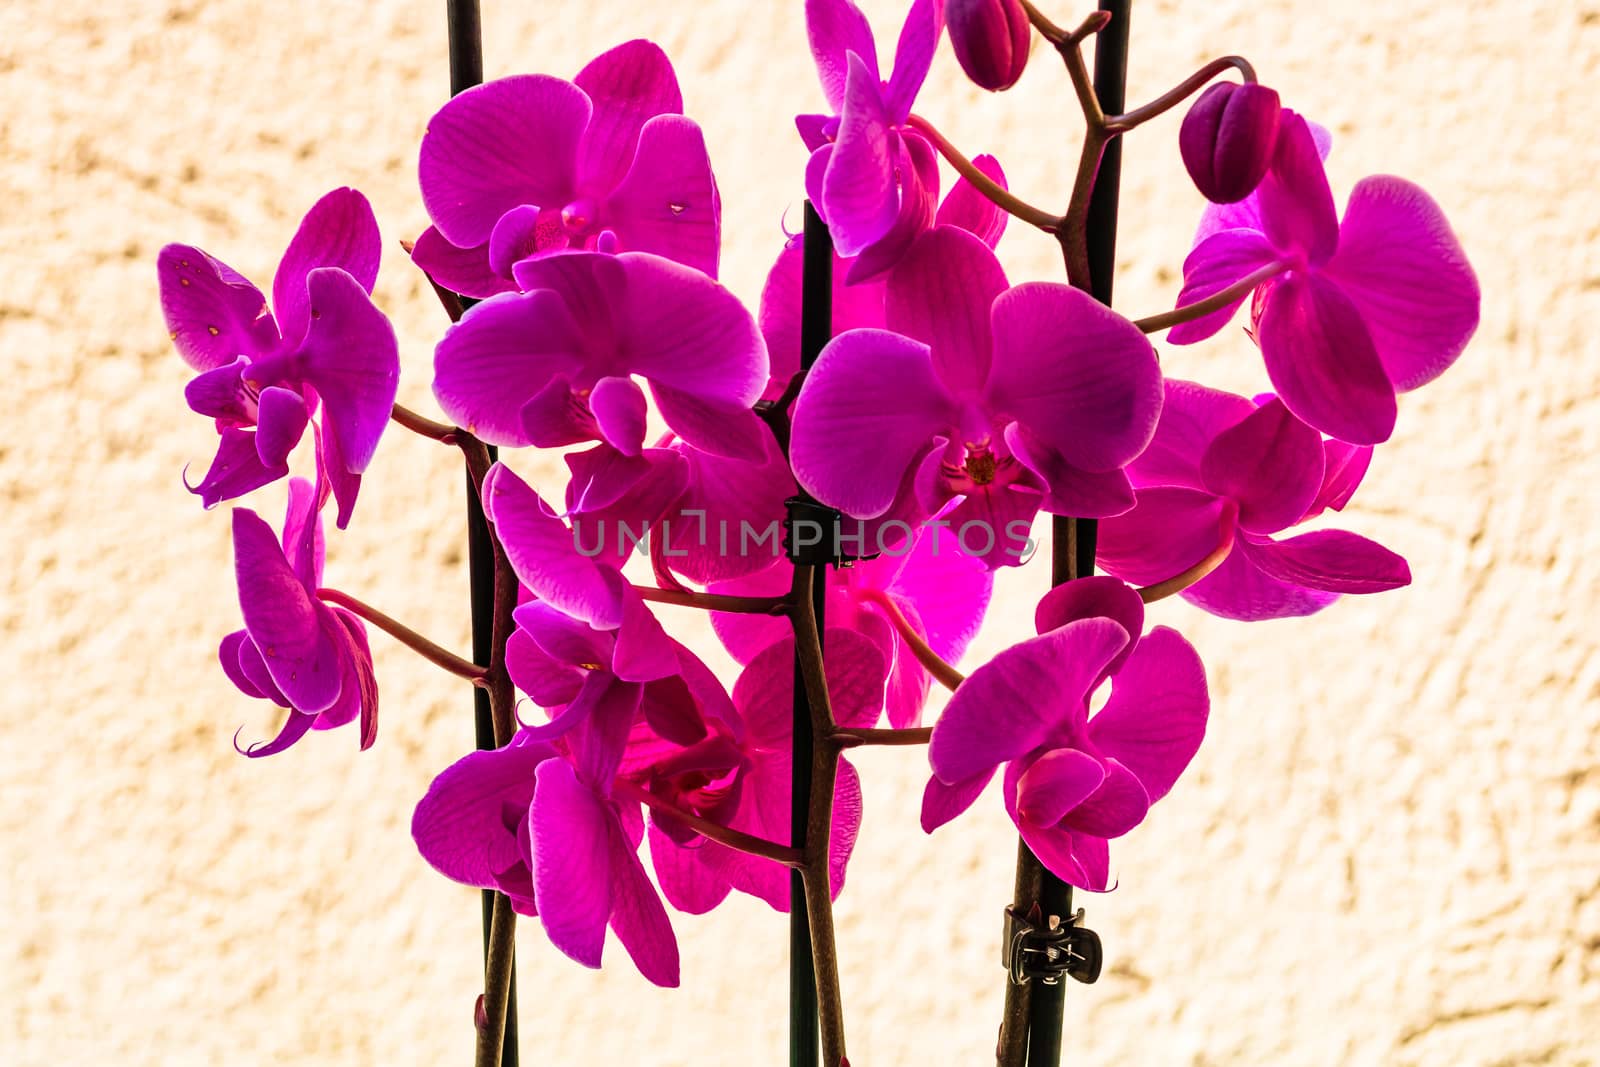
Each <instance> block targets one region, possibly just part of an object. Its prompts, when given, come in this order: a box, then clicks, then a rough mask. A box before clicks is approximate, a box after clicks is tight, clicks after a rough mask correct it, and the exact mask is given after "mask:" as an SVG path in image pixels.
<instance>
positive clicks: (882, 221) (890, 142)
mask: <svg viewBox="0 0 1600 1067" xmlns="http://www.w3.org/2000/svg"><path fill="white" fill-rule="evenodd" d="M849 62H850V76H849V79H848V81H847V82H846V85H845V99H844V106H843V109H842V110H841V112H840V121H839V139H838V140H837V141H835V142H834V143H833V155H832V156H831V157H830V158H829V160H828V169H827V172H826V173H825V174H824V175H823V178H822V200H821V203H820V210H821V211H822V214H823V217H824V218H825V220H826V221H827V223H828V232H829V233H830V234H831V235H832V237H833V246H834V248H836V249H837V250H838V252H839V254H840V255H841V256H853V255H856V254H857V253H859V252H860V251H861V250H862V249H864V248H866V247H867V246H868V245H870V244H872V242H874V241H876V240H877V239H878V238H880V237H882V236H883V235H884V234H886V233H888V232H889V228H890V227H891V226H893V225H894V221H895V218H896V216H898V215H899V213H900V195H899V190H898V189H897V188H896V184H895V174H894V169H895V162H896V159H897V157H898V155H899V151H898V149H899V146H898V144H897V142H898V140H899V137H898V135H896V134H895V133H894V132H893V131H892V130H891V129H890V126H891V125H893V123H892V121H891V119H890V117H889V113H888V111H887V109H886V108H885V105H884V102H883V96H882V89H881V87H880V86H879V84H878V79H877V77H876V76H875V75H873V74H872V73H870V72H869V71H868V70H867V68H866V66H865V64H863V63H862V61H861V59H860V57H858V56H856V55H855V54H854V53H851V57H850V60H849Z"/></svg>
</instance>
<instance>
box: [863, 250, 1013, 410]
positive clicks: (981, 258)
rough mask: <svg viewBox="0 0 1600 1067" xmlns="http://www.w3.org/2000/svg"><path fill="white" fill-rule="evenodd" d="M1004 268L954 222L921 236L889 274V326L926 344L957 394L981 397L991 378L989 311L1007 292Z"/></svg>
mask: <svg viewBox="0 0 1600 1067" xmlns="http://www.w3.org/2000/svg"><path fill="white" fill-rule="evenodd" d="M1006 284H1007V283H1006V275H1005V271H1003V270H1001V269H1000V261H999V260H997V259H995V257H994V253H993V252H991V251H990V250H989V246H988V245H985V244H984V243H983V242H982V241H981V240H979V239H978V238H977V237H974V236H973V235H972V234H970V233H967V232H966V231H965V230H959V229H956V228H955V227H953V226H941V227H937V228H935V229H932V230H929V231H928V232H927V233H925V234H923V235H922V236H921V237H919V238H917V241H916V243H915V244H914V245H912V246H911V249H910V250H909V251H908V252H907V253H906V254H905V257H904V258H903V259H902V260H901V261H900V264H899V266H897V267H896V268H895V270H894V273H893V274H891V275H890V276H889V283H888V285H887V287H886V288H885V296H884V316H885V321H886V322H887V324H888V327H889V329H891V330H893V331H894V332H895V333H900V334H905V335H906V336H907V337H911V338H915V339H916V340H918V341H922V342H923V343H925V344H927V345H928V346H929V347H930V348H931V349H932V352H933V365H934V367H935V369H936V370H937V372H938V374H939V377H940V379H941V380H942V381H943V382H944V384H945V386H946V388H948V389H949V390H950V392H951V394H952V395H953V396H956V397H959V398H963V399H965V398H973V399H976V398H977V396H978V395H979V393H980V391H981V390H982V388H983V383H984V382H985V381H986V380H987V379H988V377H989V358H990V350H991V347H992V345H993V338H992V336H991V333H990V320H989V309H990V307H991V306H992V305H993V304H994V300H995V297H997V296H999V295H1000V294H1001V293H1003V292H1005V290H1006Z"/></svg>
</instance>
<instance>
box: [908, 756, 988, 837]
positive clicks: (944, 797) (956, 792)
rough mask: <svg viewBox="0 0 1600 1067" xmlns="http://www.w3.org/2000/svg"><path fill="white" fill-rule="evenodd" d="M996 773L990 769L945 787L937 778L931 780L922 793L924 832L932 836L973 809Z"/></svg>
mask: <svg viewBox="0 0 1600 1067" xmlns="http://www.w3.org/2000/svg"><path fill="white" fill-rule="evenodd" d="M994 771H995V769H994V768H993V767H990V768H989V769H988V770H986V771H981V772H979V773H978V774H975V775H973V776H972V777H971V778H964V779H962V780H961V781H959V782H956V783H955V784H954V785H945V784H944V783H943V782H941V781H939V779H937V778H929V779H928V784H927V786H926V788H924V789H923V791H922V814H921V822H922V832H923V833H925V834H931V833H933V832H934V831H935V830H937V829H938V828H939V827H941V826H943V825H944V824H945V823H947V822H949V821H950V820H952V819H954V818H955V817H956V816H958V815H960V814H961V813H962V812H964V811H966V810H967V809H968V808H970V807H972V805H973V804H974V803H975V802H976V801H977V799H978V796H979V794H981V793H982V792H983V790H984V788H985V787H986V786H988V784H989V782H990V781H991V780H992V779H993V778H994Z"/></svg>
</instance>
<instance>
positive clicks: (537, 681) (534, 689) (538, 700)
mask: <svg viewBox="0 0 1600 1067" xmlns="http://www.w3.org/2000/svg"><path fill="white" fill-rule="evenodd" d="M585 629H587V627H585ZM506 671H507V672H508V673H509V674H510V675H511V681H512V682H513V683H514V684H515V685H516V687H517V688H518V689H520V690H522V691H523V692H524V693H527V694H528V695H529V696H530V697H532V698H533V701H534V703H535V704H538V705H539V706H540V707H541V708H546V709H549V708H558V707H561V706H563V705H566V704H571V703H572V702H573V701H575V700H577V699H578V693H579V690H581V689H582V687H583V684H584V681H585V680H586V679H587V678H588V677H589V676H590V675H589V672H586V671H584V670H583V669H582V668H580V667H578V666H575V665H573V664H571V663H566V662H563V661H561V660H558V659H556V658H555V657H553V656H551V655H550V654H549V653H548V652H546V651H545V650H544V649H543V648H542V647H540V645H539V643H538V642H537V641H535V640H534V639H533V636H532V635H531V634H529V633H528V632H527V631H526V630H523V629H518V630H514V631H513V632H512V634H511V636H510V637H509V638H507V639H506Z"/></svg>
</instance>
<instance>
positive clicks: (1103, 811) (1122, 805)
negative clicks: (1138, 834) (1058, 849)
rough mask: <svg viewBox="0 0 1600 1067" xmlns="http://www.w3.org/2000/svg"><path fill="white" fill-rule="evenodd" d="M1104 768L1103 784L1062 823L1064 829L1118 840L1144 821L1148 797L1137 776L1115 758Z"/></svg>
mask: <svg viewBox="0 0 1600 1067" xmlns="http://www.w3.org/2000/svg"><path fill="white" fill-rule="evenodd" d="M1104 767H1105V772H1106V777H1105V781H1103V782H1101V783H1100V787H1099V788H1098V789H1096V790H1095V791H1094V792H1093V793H1091V794H1090V795H1089V798H1088V799H1087V800H1085V801H1084V802H1083V803H1081V804H1079V805H1078V806H1077V807H1075V808H1073V809H1072V812H1071V813H1070V814H1069V815H1067V817H1066V818H1065V819H1063V820H1062V825H1063V826H1064V827H1066V828H1068V829H1071V830H1073V831H1075V832H1077V833H1080V834H1088V835H1090V836H1091V837H1121V836H1122V835H1123V834H1125V833H1127V832H1128V831H1129V830H1132V829H1133V828H1134V827H1135V826H1138V825H1139V824H1140V823H1141V822H1144V817H1145V815H1146V814H1147V813H1148V812H1149V811H1150V797H1149V795H1148V794H1146V793H1145V791H1144V786H1143V785H1141V784H1139V779H1138V777H1137V776H1136V775H1135V774H1134V773H1133V772H1132V771H1130V770H1129V769H1128V768H1126V767H1124V766H1123V765H1122V764H1121V763H1118V762H1117V761H1116V760H1114V759H1107V760H1106V761H1105V763H1104Z"/></svg>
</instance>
